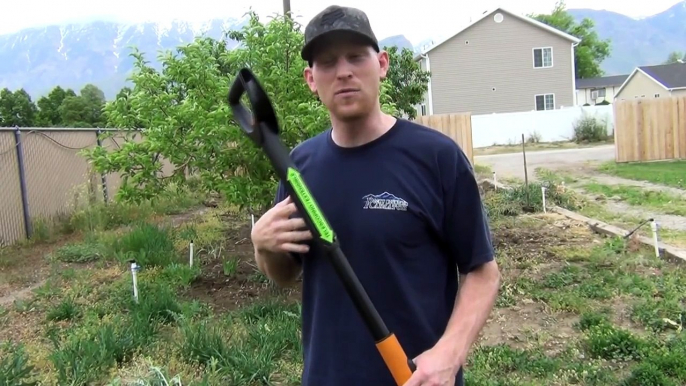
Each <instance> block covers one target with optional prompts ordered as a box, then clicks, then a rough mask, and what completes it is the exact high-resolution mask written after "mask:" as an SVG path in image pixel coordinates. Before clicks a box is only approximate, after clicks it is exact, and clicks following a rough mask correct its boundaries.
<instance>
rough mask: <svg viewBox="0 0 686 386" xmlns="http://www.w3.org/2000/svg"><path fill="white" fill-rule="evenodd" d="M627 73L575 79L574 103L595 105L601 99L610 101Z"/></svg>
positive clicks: (601, 100)
mask: <svg viewBox="0 0 686 386" xmlns="http://www.w3.org/2000/svg"><path fill="white" fill-rule="evenodd" d="M628 77H629V75H613V76H603V77H599V78H586V79H577V80H576V104H577V105H591V106H593V105H596V104H598V103H601V102H603V101H607V102H609V103H612V101H613V100H614V97H615V95H616V94H617V91H618V90H619V88H620V87H622V84H624V81H626V79H627V78H628Z"/></svg>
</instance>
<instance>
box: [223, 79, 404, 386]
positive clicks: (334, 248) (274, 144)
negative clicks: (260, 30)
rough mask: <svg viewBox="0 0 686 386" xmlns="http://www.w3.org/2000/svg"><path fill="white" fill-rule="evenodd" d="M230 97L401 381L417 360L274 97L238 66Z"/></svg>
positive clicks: (241, 122) (238, 118) (236, 114)
mask: <svg viewBox="0 0 686 386" xmlns="http://www.w3.org/2000/svg"><path fill="white" fill-rule="evenodd" d="M243 94H246V95H247V97H248V101H249V102H250V106H251V110H252V111H251V112H250V111H248V109H246V108H245V106H243V105H242V104H241V102H240V100H241V97H242V96H243ZM228 101H229V105H230V106H231V110H232V111H233V116H234V118H235V119H236V121H237V122H238V124H239V125H240V127H241V129H242V130H243V132H244V133H245V134H246V135H247V136H248V137H249V138H250V139H251V140H252V141H253V142H254V143H255V145H257V146H259V147H261V148H262V150H263V151H264V153H265V154H266V156H267V158H269V161H270V162H271V165H272V167H273V168H274V170H275V172H276V174H277V176H278V177H279V178H280V179H281V181H284V183H285V186H286V190H287V191H288V193H289V194H290V197H291V199H292V200H293V202H294V203H295V205H296V207H297V208H298V213H300V214H301V215H302V217H303V220H304V221H305V224H306V226H307V228H308V229H309V230H310V232H312V235H313V240H312V242H313V243H316V244H318V246H319V247H320V248H319V249H321V250H322V251H323V252H324V254H325V255H326V256H327V257H328V258H329V260H330V261H331V264H332V265H333V267H334V269H335V271H336V273H337V274H338V277H339V278H340V280H341V282H342V283H343V286H344V287H345V290H346V292H347V293H348V295H349V296H350V298H351V299H352V301H353V304H354V305H355V308H356V309H357V311H358V312H359V314H360V316H361V317H362V319H363V320H364V323H365V324H366V326H367V328H368V329H369V331H370V332H371V334H372V337H373V338H374V342H375V344H376V347H377V349H378V350H379V353H380V354H381V357H382V358H383V360H384V362H385V363H386V366H387V367H388V369H389V370H390V372H391V374H392V376H393V378H394V379H395V381H396V383H397V384H398V385H399V386H400V385H403V384H404V383H405V382H407V380H408V379H409V378H410V376H411V375H412V372H413V371H414V370H415V367H414V362H412V361H411V360H409V359H408V357H407V355H406V354H405V351H404V350H403V348H402V347H401V345H400V343H399V341H398V338H397V337H396V336H395V335H394V334H393V333H391V332H390V331H389V330H388V328H387V327H386V325H385V323H384V322H383V320H382V319H381V316H380V315H379V313H378V311H377V309H376V308H375V307H374V305H373V304H372V301H371V299H370V298H369V295H367V292H366V291H365V289H364V287H363V286H362V284H361V283H360V281H359V279H358V278H357V275H355V272H354V271H353V269H352V267H351V266H350V263H349V262H348V259H347V258H346V256H345V255H344V254H343V251H342V250H341V249H340V246H339V244H338V240H337V239H336V235H335V233H334V231H333V229H332V228H331V226H330V225H329V222H328V220H327V219H326V217H325V216H324V213H322V211H321V210H320V209H319V205H318V204H317V201H316V200H315V199H314V197H313V196H312V194H311V193H310V189H309V188H308V186H307V184H306V183H305V180H304V179H303V178H302V175H301V174H300V171H299V170H298V168H297V167H296V166H295V164H294V162H293V160H292V159H291V157H290V153H289V151H288V149H287V148H286V146H285V145H284V144H283V142H282V141H281V139H280V138H279V124H278V120H277V118H276V114H275V112H274V109H273V107H272V104H271V101H270V100H269V97H268V95H267V94H266V92H265V91H264V89H263V88H262V86H261V85H260V84H259V82H258V81H257V78H256V77H255V75H254V74H253V73H252V71H250V70H249V69H247V68H243V69H241V70H240V71H239V72H238V75H237V76H236V79H235V80H234V82H233V84H232V85H231V88H230V89H229V97H228Z"/></svg>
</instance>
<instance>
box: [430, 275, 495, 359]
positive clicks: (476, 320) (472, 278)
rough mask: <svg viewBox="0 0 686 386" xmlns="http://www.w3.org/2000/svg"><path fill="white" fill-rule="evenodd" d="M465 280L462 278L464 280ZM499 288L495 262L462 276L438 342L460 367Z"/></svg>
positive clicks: (487, 314) (483, 322)
mask: <svg viewBox="0 0 686 386" xmlns="http://www.w3.org/2000/svg"><path fill="white" fill-rule="evenodd" d="M463 279H464V280H463ZM499 287H500V272H499V270H498V266H497V264H496V263H495V261H493V262H490V263H487V264H484V265H483V266H482V267H480V268H478V269H476V270H475V271H473V272H471V273H470V274H468V275H466V276H461V279H460V288H459V291H458V295H457V299H456V301H455V307H454V309H453V313H452V316H451V317H450V320H449V321H448V325H447V327H446V330H445V332H444V334H443V336H442V337H441V339H440V341H439V345H440V346H442V347H444V348H446V349H447V350H448V351H449V353H450V355H452V357H453V358H455V359H456V360H458V361H459V362H460V363H457V365H458V366H462V365H463V364H464V363H463V362H464V361H465V360H466V357H467V353H468V352H469V349H470V348H471V346H472V344H473V343H474V341H476V339H477V338H478V336H479V332H480V331H481V329H482V328H483V326H484V324H486V321H487V320H488V316H489V315H490V313H491V310H492V309H493V305H494V303H495V299H496V298H497V295H498V290H499Z"/></svg>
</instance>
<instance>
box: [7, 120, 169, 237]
mask: <svg viewBox="0 0 686 386" xmlns="http://www.w3.org/2000/svg"><path fill="white" fill-rule="evenodd" d="M98 132H99V130H98V129H71V128H59V129H52V128H11V127H10V128H7V127H2V128H0V247H2V246H7V245H10V244H13V243H15V242H17V241H19V240H22V239H25V238H29V237H31V236H32V235H33V233H34V232H35V230H36V225H37V224H40V222H42V221H45V222H54V221H60V220H61V219H65V218H68V217H69V216H70V214H71V213H72V211H73V210H74V209H76V208H79V207H83V206H84V205H89V204H92V203H94V202H108V201H110V200H111V199H112V197H114V195H115V194H116V192H117V189H118V188H119V186H120V184H121V178H120V176H119V175H118V174H108V175H105V176H102V175H100V174H98V173H96V172H95V171H94V170H93V168H92V167H91V165H90V164H89V162H88V160H87V159H86V158H85V157H83V156H82V155H81V154H80V152H81V151H82V150H84V149H93V148H94V147H96V146H103V147H104V148H106V149H111V148H113V147H114V148H116V147H119V144H121V143H122V142H123V141H124V135H123V134H115V135H114V136H113V137H112V138H107V139H103V140H102V141H100V140H99V139H98ZM136 139H140V137H139V136H136ZM168 166H169V165H165V168H164V169H166V170H165V171H167V170H170V168H169V167H168Z"/></svg>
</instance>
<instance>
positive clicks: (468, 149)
mask: <svg viewBox="0 0 686 386" xmlns="http://www.w3.org/2000/svg"><path fill="white" fill-rule="evenodd" d="M415 122H417V123H419V124H420V125H424V126H428V127H430V128H432V129H435V130H438V131H440V132H442V133H443V134H445V135H447V136H448V137H450V138H452V139H453V141H455V142H456V143H457V144H458V145H459V146H460V147H461V148H462V151H464V153H465V155H467V158H468V159H469V162H471V163H472V165H473V164H474V147H473V145H472V115H471V114H470V113H459V114H436V115H424V116H419V117H417V118H416V119H415Z"/></svg>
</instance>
